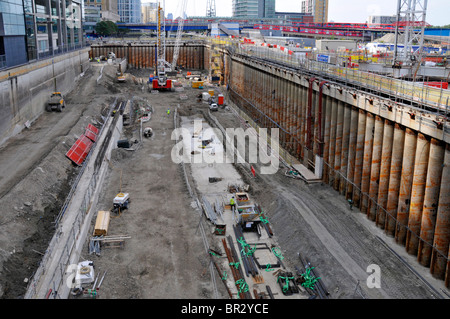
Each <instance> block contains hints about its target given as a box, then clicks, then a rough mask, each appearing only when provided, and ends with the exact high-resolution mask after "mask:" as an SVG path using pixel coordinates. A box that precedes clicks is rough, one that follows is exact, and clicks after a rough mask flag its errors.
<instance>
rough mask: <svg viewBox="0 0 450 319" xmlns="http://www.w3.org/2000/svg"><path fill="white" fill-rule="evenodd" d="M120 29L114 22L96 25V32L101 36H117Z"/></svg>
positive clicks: (101, 22) (102, 22)
mask: <svg viewBox="0 0 450 319" xmlns="http://www.w3.org/2000/svg"><path fill="white" fill-rule="evenodd" d="M118 31H119V28H118V27H117V24H115V23H114V22H112V21H100V22H97V24H96V25H95V32H96V33H97V34H98V35H101V36H110V35H113V34H117V32H118Z"/></svg>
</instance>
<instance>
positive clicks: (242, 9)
mask: <svg viewBox="0 0 450 319" xmlns="http://www.w3.org/2000/svg"><path fill="white" fill-rule="evenodd" d="M232 10H233V17H234V18H244V19H245V18H274V17H275V0H233V7H232Z"/></svg>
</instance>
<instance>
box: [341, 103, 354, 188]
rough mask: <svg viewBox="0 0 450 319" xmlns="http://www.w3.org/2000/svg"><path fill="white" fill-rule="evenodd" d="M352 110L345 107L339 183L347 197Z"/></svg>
mask: <svg viewBox="0 0 450 319" xmlns="http://www.w3.org/2000/svg"><path fill="white" fill-rule="evenodd" d="M351 113H352V109H351V106H350V105H344V126H343V128H342V151H341V179H340V183H339V193H340V194H341V195H344V196H345V193H346V190H347V180H346V178H348V174H347V170H348V156H349V154H348V148H349V139H350V120H351Z"/></svg>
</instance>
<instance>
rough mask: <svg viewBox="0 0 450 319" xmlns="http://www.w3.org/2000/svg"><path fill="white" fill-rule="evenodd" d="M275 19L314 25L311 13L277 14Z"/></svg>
mask: <svg viewBox="0 0 450 319" xmlns="http://www.w3.org/2000/svg"><path fill="white" fill-rule="evenodd" d="M275 17H276V18H277V19H280V20H284V21H287V22H296V23H314V17H313V15H312V14H310V13H300V12H275Z"/></svg>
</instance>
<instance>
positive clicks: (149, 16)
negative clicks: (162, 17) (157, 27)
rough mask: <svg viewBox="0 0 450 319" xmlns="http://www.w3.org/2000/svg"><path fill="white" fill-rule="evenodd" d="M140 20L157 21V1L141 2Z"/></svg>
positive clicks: (144, 21) (143, 21) (145, 21)
mask: <svg viewBox="0 0 450 319" xmlns="http://www.w3.org/2000/svg"><path fill="white" fill-rule="evenodd" d="M141 14H142V16H141V22H142V23H151V22H158V3H157V2H147V3H143V4H142V7H141Z"/></svg>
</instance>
